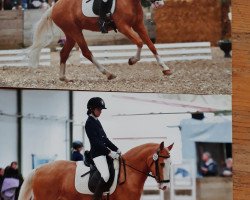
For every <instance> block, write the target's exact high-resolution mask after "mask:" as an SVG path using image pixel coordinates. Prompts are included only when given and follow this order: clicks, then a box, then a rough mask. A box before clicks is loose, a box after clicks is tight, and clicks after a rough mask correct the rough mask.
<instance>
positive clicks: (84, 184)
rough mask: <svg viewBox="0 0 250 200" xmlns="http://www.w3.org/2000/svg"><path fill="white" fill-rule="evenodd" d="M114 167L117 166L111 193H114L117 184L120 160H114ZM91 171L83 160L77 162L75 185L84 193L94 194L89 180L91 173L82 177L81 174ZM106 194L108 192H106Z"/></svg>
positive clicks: (78, 190) (77, 189)
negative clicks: (90, 188) (89, 185)
mask: <svg viewBox="0 0 250 200" xmlns="http://www.w3.org/2000/svg"><path fill="white" fill-rule="evenodd" d="M114 168H115V178H114V182H113V184H112V186H111V188H110V192H109V194H112V193H113V192H114V191H115V189H116V186H117V181H118V180H117V179H118V174H119V161H118V160H114ZM88 171H89V167H87V166H85V165H84V163H83V161H78V162H76V174H75V187H76V191H77V192H79V193H82V194H93V193H92V192H91V191H90V190H89V187H88V182H89V174H87V175H86V176H84V177H81V175H83V174H85V173H86V172H88ZM105 194H106V193H105Z"/></svg>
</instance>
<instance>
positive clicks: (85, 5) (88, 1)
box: [82, 0, 116, 17]
mask: <svg viewBox="0 0 250 200" xmlns="http://www.w3.org/2000/svg"><path fill="white" fill-rule="evenodd" d="M93 3H94V0H82V13H83V15H85V16H86V17H99V16H97V15H96V14H95V13H93V9H92V8H93ZM115 3H116V0H113V4H112V8H111V14H113V13H114V11H115Z"/></svg>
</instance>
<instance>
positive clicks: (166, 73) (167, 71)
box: [162, 69, 172, 76]
mask: <svg viewBox="0 0 250 200" xmlns="http://www.w3.org/2000/svg"><path fill="white" fill-rule="evenodd" d="M162 73H163V74H164V75H167V76H169V75H171V74H172V72H171V71H170V69H167V70H163V71H162Z"/></svg>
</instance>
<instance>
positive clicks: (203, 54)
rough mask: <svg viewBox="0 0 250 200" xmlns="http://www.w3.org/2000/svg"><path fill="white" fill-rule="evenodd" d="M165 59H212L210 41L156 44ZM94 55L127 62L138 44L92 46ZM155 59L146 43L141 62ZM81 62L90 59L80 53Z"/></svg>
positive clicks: (109, 62)
mask: <svg viewBox="0 0 250 200" xmlns="http://www.w3.org/2000/svg"><path fill="white" fill-rule="evenodd" d="M155 46H156V48H157V50H158V53H159V54H160V55H161V57H162V59H163V61H185V60H207V59H209V60H210V59H212V55H211V47H210V42H189V43H169V44H156V45H155ZM89 49H90V50H91V51H92V53H93V55H94V56H95V57H96V58H97V59H98V61H99V62H100V63H102V64H112V63H127V62H128V59H129V58H130V57H132V56H134V55H135V53H136V49H137V47H136V45H112V46H90V47H89ZM152 61H155V57H154V56H153V54H152V53H151V51H150V50H149V49H148V47H147V46H146V45H144V46H143V48H142V52H141V62H152ZM80 62H81V63H84V64H90V61H89V60H87V59H86V58H84V57H83V56H82V55H80Z"/></svg>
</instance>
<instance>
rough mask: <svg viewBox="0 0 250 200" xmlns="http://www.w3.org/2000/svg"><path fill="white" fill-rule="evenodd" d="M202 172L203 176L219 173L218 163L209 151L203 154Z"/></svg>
mask: <svg viewBox="0 0 250 200" xmlns="http://www.w3.org/2000/svg"><path fill="white" fill-rule="evenodd" d="M202 161H203V163H202V165H201V174H202V175H203V176H216V175H217V174H218V168H217V163H216V162H215V161H214V160H213V158H212V156H211V154H210V153H209V152H205V153H203V154H202Z"/></svg>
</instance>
